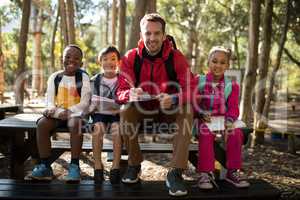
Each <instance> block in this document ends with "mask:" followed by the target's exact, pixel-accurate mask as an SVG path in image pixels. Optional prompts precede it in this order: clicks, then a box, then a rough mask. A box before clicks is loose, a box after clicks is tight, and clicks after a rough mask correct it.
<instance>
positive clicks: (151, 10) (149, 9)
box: [146, 0, 156, 13]
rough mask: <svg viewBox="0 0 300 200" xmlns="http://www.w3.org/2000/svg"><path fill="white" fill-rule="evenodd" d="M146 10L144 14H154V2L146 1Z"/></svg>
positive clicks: (152, 0) (151, 0)
mask: <svg viewBox="0 0 300 200" xmlns="http://www.w3.org/2000/svg"><path fill="white" fill-rule="evenodd" d="M147 3H148V5H147V10H146V13H155V12H156V0H148V1H147Z"/></svg>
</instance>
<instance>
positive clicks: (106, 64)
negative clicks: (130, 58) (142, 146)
mask: <svg viewBox="0 0 300 200" xmlns="http://www.w3.org/2000/svg"><path fill="white" fill-rule="evenodd" d="M100 65H101V66H102V68H103V71H104V75H105V76H107V77H113V76H115V75H116V73H117V68H118V65H119V59H118V56H117V54H116V53H115V52H109V53H107V54H104V55H103V56H102V58H101V60H100Z"/></svg>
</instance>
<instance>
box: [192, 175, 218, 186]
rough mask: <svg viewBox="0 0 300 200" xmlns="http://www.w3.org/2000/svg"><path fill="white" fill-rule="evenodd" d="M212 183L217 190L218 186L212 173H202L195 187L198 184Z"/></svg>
mask: <svg viewBox="0 0 300 200" xmlns="http://www.w3.org/2000/svg"><path fill="white" fill-rule="evenodd" d="M204 181H205V182H206V183H208V182H212V184H213V185H214V186H215V187H216V188H217V189H219V185H218V184H217V183H216V181H215V176H214V175H213V174H212V173H203V174H201V176H200V178H199V179H198V182H197V185H199V184H200V182H204Z"/></svg>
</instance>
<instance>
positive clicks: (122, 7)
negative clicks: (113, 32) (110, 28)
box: [118, 0, 126, 55]
mask: <svg viewBox="0 0 300 200" xmlns="http://www.w3.org/2000/svg"><path fill="white" fill-rule="evenodd" d="M125 31H126V0H119V37H118V38H119V40H118V47H119V51H120V54H121V55H124V53H125V44H126V36H125Z"/></svg>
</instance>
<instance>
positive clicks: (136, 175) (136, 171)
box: [122, 165, 141, 184]
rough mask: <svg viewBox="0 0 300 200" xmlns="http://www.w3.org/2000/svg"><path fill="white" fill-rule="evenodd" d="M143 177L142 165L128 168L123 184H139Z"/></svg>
mask: <svg viewBox="0 0 300 200" xmlns="http://www.w3.org/2000/svg"><path fill="white" fill-rule="evenodd" d="M140 175H141V165H136V166H128V168H127V171H126V172H125V174H124V176H123V178H122V182H123V183H129V184H131V183H137V182H138V181H139V180H140Z"/></svg>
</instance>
